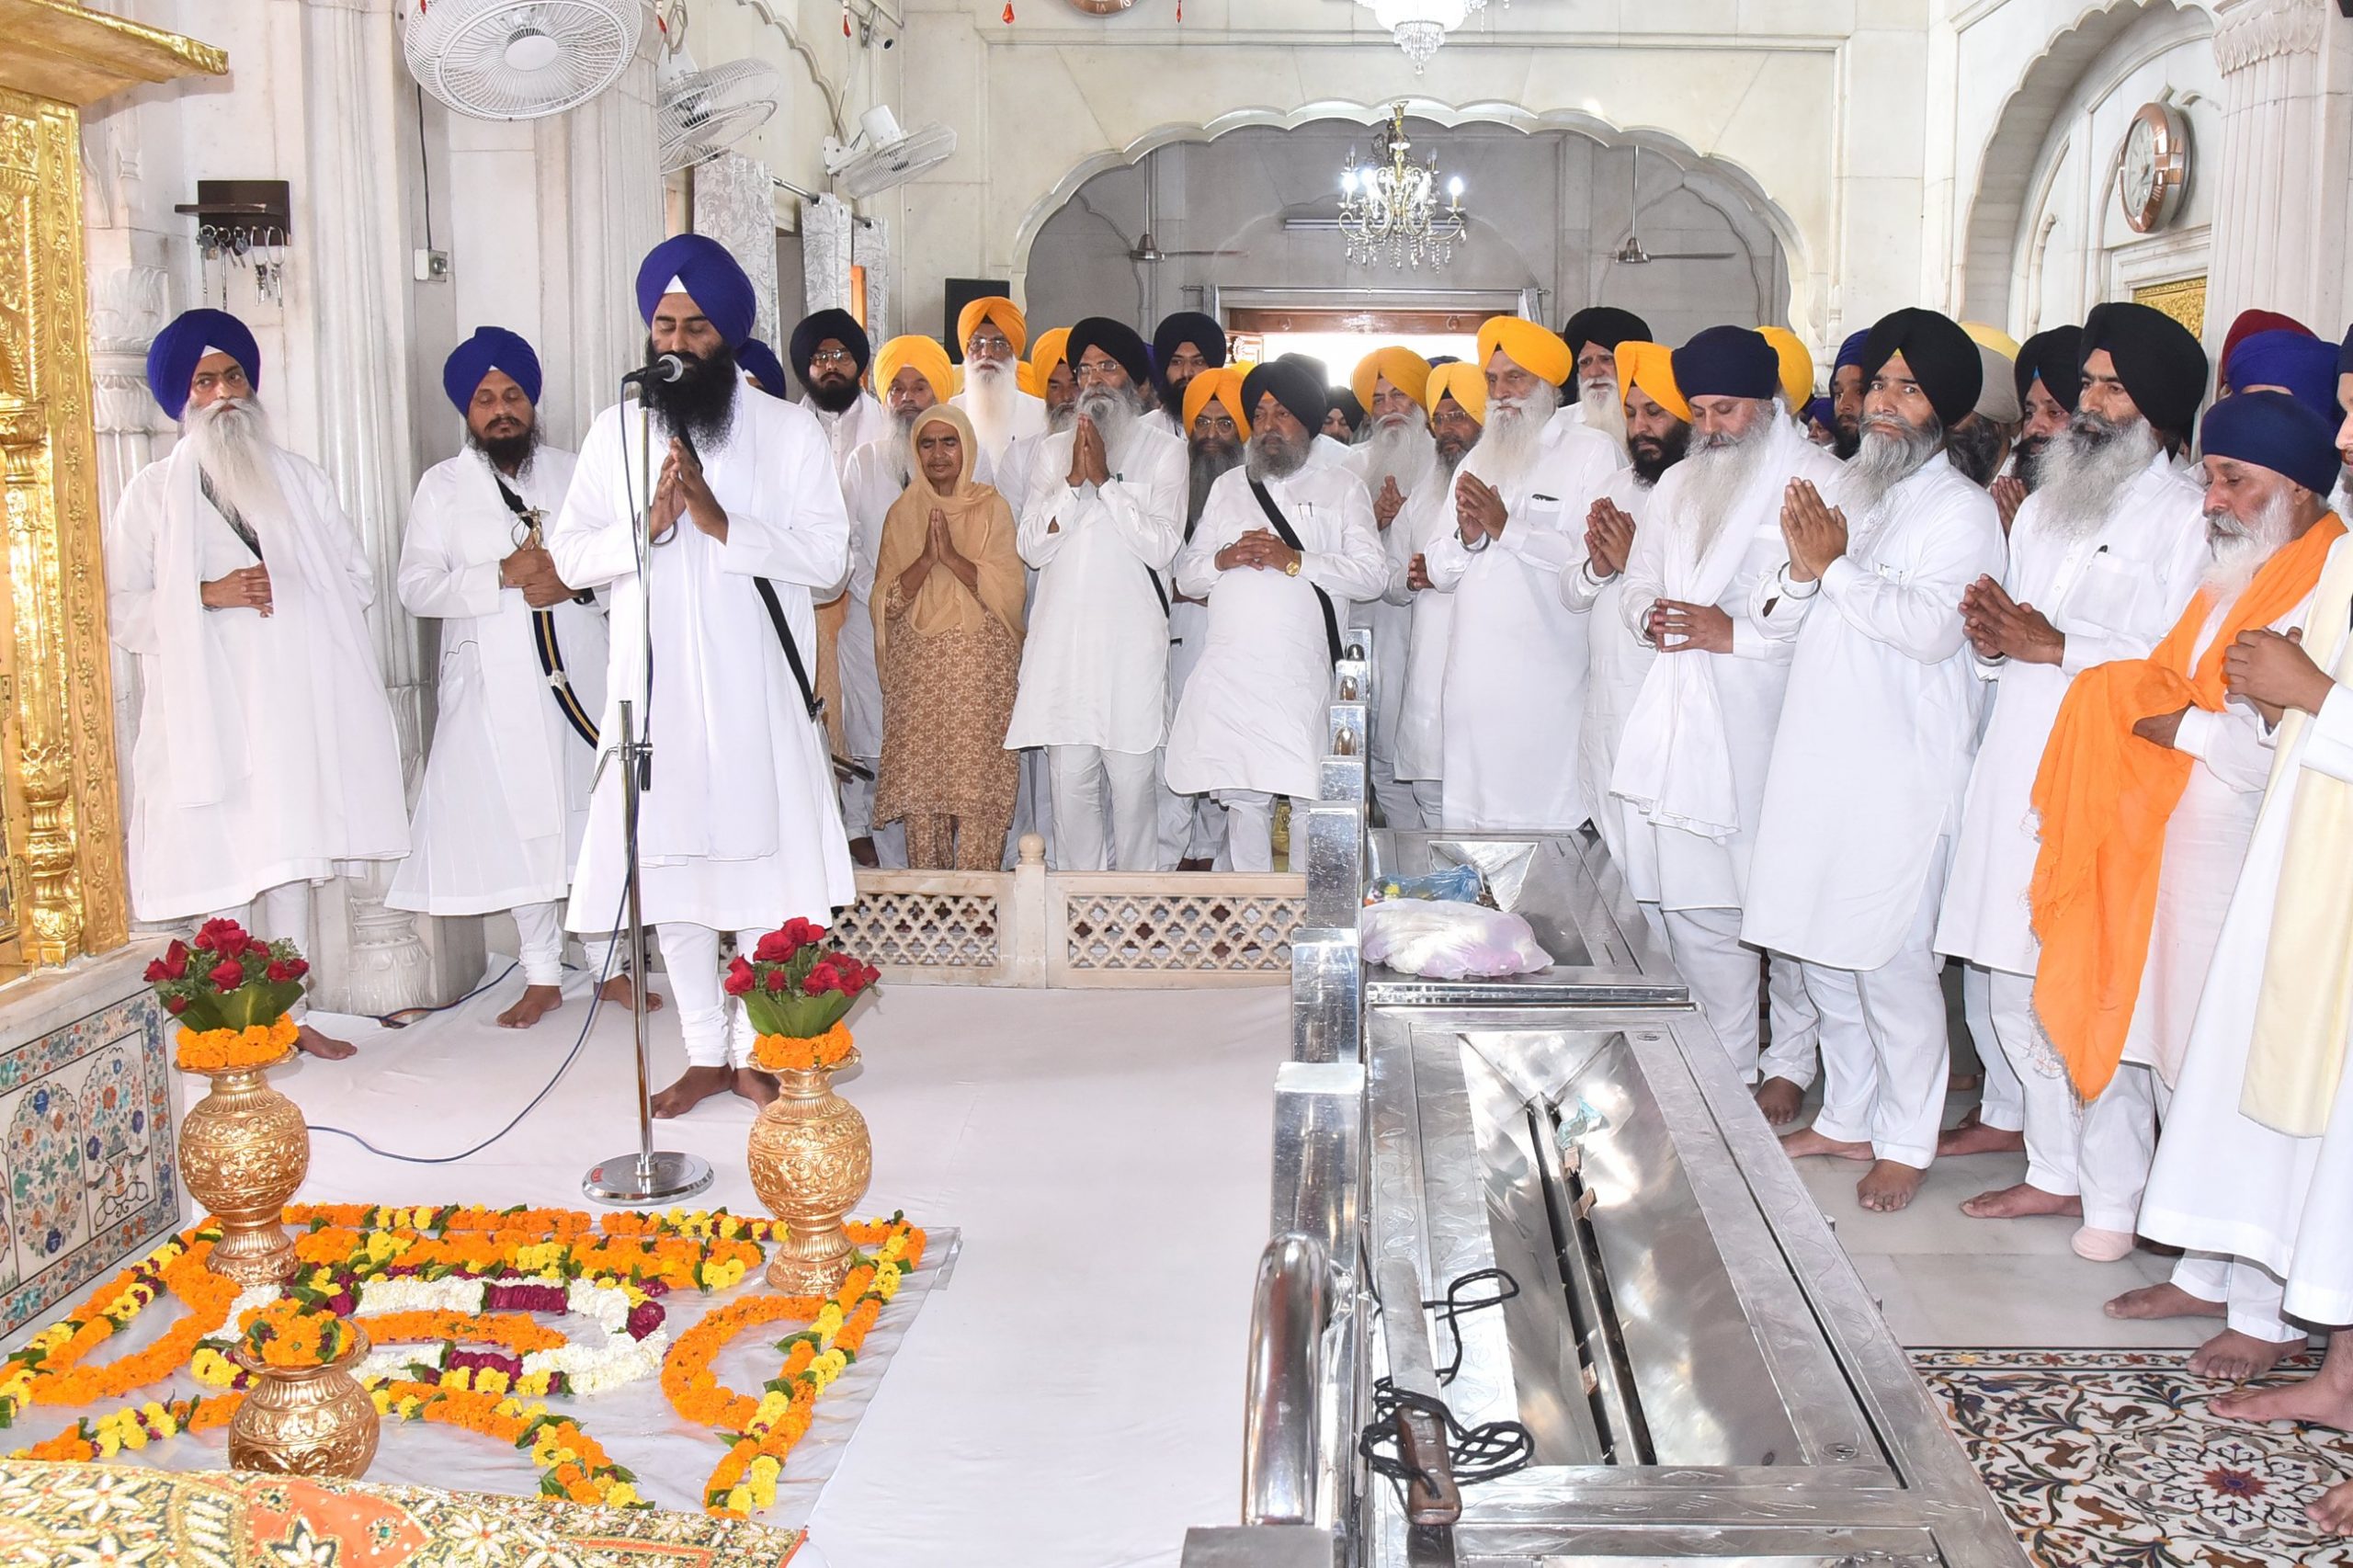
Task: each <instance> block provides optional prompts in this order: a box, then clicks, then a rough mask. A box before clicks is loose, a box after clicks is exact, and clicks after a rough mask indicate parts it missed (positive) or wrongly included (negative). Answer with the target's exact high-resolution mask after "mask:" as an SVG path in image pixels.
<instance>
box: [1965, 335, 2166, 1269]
mask: <svg viewBox="0 0 2353 1568" xmlns="http://www.w3.org/2000/svg"><path fill="white" fill-rule="evenodd" d="M2144 312H2145V313H2144ZM2093 330H2094V331H2095V332H2096V333H2097V335H2096V336H2093V337H2090V338H2086V337H2084V336H2083V335H2082V334H2077V339H2078V343H2079V345H2081V344H2083V343H2089V344H2090V346H2091V347H2090V350H2089V352H2088V353H2087V354H2086V355H2085V356H2084V358H2083V359H2082V360H2081V361H2080V364H2081V369H2080V371H2079V378H2080V380H2079V388H2078V392H2079V396H2080V402H2079V403H2077V406H2076V409H2075V415H2074V417H2073V418H2072V419H2071V420H2070V421H2069V422H2068V423H2067V425H2066V426H2064V427H2063V430H2062V431H2061V433H2060V434H2059V435H2058V436H2056V437H2052V440H2051V443H2050V445H2049V447H2048V448H2047V449H2045V450H2044V451H2043V452H2041V453H2040V455H2039V456H2038V457H2037V459H2036V460H2035V465H2034V466H2035V468H2036V471H2037V475H2038V477H2037V488H2036V489H2035V491H2034V493H2033V494H2030V495H2029V496H2027V497H2026V499H2025V502H2024V503H2023V505H2021V506H2020V507H2019V508H2018V517H2017V520H2016V521H2015V522H2014V523H2013V524H2012V525H2011V528H2010V558H2009V567H2008V570H2007V572H2006V573H2005V574H2004V576H2003V578H2002V579H2001V580H2000V581H1996V580H1995V579H1994V578H1992V577H1990V576H1989V577H1986V578H1984V579H1981V580H1980V581H1978V582H1976V583H1973V584H1972V585H1970V587H1969V591H1968V592H1967V593H1965V594H1964V595H1962V596H1961V619H1962V621H1963V623H1964V626H1965V628H1966V630H1967V631H1968V633H1969V638H1970V642H1972V645H1973V646H1974V649H1975V652H1976V655H1977V674H1978V676H1979V677H1980V678H1981V679H1983V680H1985V681H1986V682H1988V683H1989V685H1988V690H1989V691H1990V692H1991V694H1992V698H1993V715H1992V718H1991V719H1990V720H1989V721H1988V722H1987V723H1986V726H1985V733H1984V738H1983V739H1982V740H1981V741H1980V742H1979V743H1978V748H1977V760H1976V763H1975V765H1974V766H1973V767H1972V769H1971V771H1970V777H1969V791H1968V794H1967V795H1966V796H1965V797H1964V798H1963V800H1962V802H1961V831H1960V834H1959V836H1958V837H1957V838H1956V839H1955V840H1954V846H1953V864H1952V876H1951V880H1950V881H1949V884H1948V885H1947V887H1946V889H1945V902H1944V909H1943V911H1942V913H1941V914H1940V915H1938V923H1937V949H1938V951H1939V952H1944V953H1949V954H1950V955H1952V956H1953V957H1955V958H1958V959H1965V960H1969V961H1971V962H1972V963H1975V964H1978V965H1982V966H1983V967H1984V969H1985V970H1986V971H1989V973H1990V976H1991V981H1992V984H1991V992H1990V1002H1991V1014H1992V1022H1993V1032H1994V1035H1995V1040H1997V1041H1998V1042H1999V1045H1998V1050H1999V1053H2000V1056H2001V1059H2002V1060H2001V1061H1999V1062H1995V1061H1993V1060H1988V1061H1987V1062H1986V1064H1985V1067H1986V1081H1985V1098H1984V1103H1983V1104H1982V1105H1981V1106H1980V1108H1979V1109H1978V1113H1977V1116H1976V1118H1975V1119H1974V1120H1973V1121H1971V1122H1968V1123H1966V1124H1965V1125H1963V1126H1961V1127H1958V1128H1955V1129H1954V1130H1953V1131H1950V1132H1949V1133H1947V1134H1946V1135H1945V1136H1944V1137H1943V1138H1942V1139H1941V1140H1939V1142H1938V1146H1937V1152H1938V1153H1941V1154H1976V1153H1989V1152H1993V1151H1997V1150H2008V1149H2017V1148H2021V1147H2023V1148H2024V1149H2025V1150H2026V1153H2027V1169H2026V1179H2025V1180H2024V1181H2022V1182H2020V1183H2018V1184H2017V1185H2016V1186H2012V1187H2002V1188H1999V1189H1996V1190H1993V1191H1988V1192H1984V1193H1980V1194H1979V1195H1978V1196H1977V1197H1975V1198H1972V1199H1969V1200H1968V1201H1967V1202H1965V1203H1963V1204H1962V1205H1961V1212H1962V1213H1964V1214H1968V1215H1971V1216H1972V1217H1973V1218H1976V1219H1981V1220H1987V1219H1991V1220H2003V1219H2011V1218H2015V1217H2018V1216H2020V1215H2027V1214H2081V1213H2083V1212H2084V1204H2083V1200H2082V1198H2081V1196H2080V1194H2081V1191H2082V1187H2081V1185H2080V1181H2079V1178H2078V1176H2077V1171H2076V1151H2077V1145H2078V1143H2079V1142H2080V1139H2081V1131H2082V1119H2083V1108H2082V1106H2081V1104H2080V1103H2079V1102H2078V1101H2077V1099H2076V1097H2075V1089H2074V1087H2073V1086H2072V1085H2069V1084H2068V1083H2067V1081H2066V1080H2065V1078H2064V1077H2063V1076H2061V1075H2059V1074H2057V1072H2056V1068H2057V1065H2058V1063H2057V1061H2056V1059H2055V1058H2053V1057H2052V1055H2051V1053H2050V1050H2049V1047H2048V1046H2047V1044H2045V1043H2043V1042H2041V1041H2040V1040H2038V1039H2037V1035H2036V1029H2035V1024H2034V1012H2033V1006H2032V1002H2033V992H2034V975H2035V969H2036V962H2037V959H2038V953H2039V949H2038V944H2037V943H2036V941H2035V937H2034V932H2033V931H2032V929H2031V928H2030V927H2029V924H2028V920H2027V889H2028V883H2029V881H2030V880H2031V879H2032V877H2033V873H2034V861H2035V852H2036V846H2037V835H2036V830H2035V823H2034V815H2033V812H2032V810H2031V808H2030V806H2029V794H2030V792H2031V791H2032V790H2033V788H2034V777H2035V772H2036V769H2037V768H2039V767H2040V766H2041V762H2042V756H2043V752H2044V749H2045V747H2046V746H2047V745H2048V744H2049V743H2050V740H2051V727H2052V723H2053V722H2055V721H2056V720H2057V719H2058V716H2059V704H2060V701H2061V699H2063V698H2064V697H2065V696H2066V695H2067V687H2068V685H2069V683H2071V682H2072V681H2074V680H2075V677H2076V676H2080V675H2082V674H2083V673H2084V672H2085V671H2086V670H2088V669H2090V668H2092V667H2093V666H2095V665H2102V664H2106V663H2107V662H2109V660H2111V659H2139V658H2143V657H2145V656H2146V655H2147V653H2148V652H2149V650H2150V649H2151V648H2154V646H2156V642H2157V639H2158V638H2160V637H2162V636H2164V635H2165V628H2167V627H2169V626H2171V625H2172V624H2173V623H2174V622H2175V621H2176V620H2177V619H2179V618H2180V616H2181V612H2182V608H2183V607H2184V606H2186V605H2188V603H2189V596H2190V595H2191V594H2193V593H2195V592H2196V591H2197V588H2198V585H2199V581H2200V578H2201V577H2202V576H2203V574H2204V573H2205V569H2206V562H2207V549H2206V520H2205V508H2204V506H2203V505H2202V504H2201V503H2200V499H2199V494H2198V486H2197V485H2196V484H2194V483H2191V481H2190V480H2189V479H2188V476H2187V475H2185V474H2184V473H2183V472H2181V471H2180V470H2178V469H2177V468H2175V467H2174V464H2173V460H2172V458H2171V456H2170V454H2169V452H2168V450H2167V449H2168V448H2170V447H2174V446H2177V445H2179V444H2180V441H2181V438H2182V437H2183V436H2184V435H2186V434H2187V431H2188V424H2189V421H2190V419H2191V418H2192V417H2193V416H2194V415H2195V414H2196V411H2197V406H2198V400H2199V398H2200V396H2201V395H2203V393H2204V392H2205V388H2206V355H2205V353H2204V351H2203V350H2202V349H2200V347H2199V346H2198V340H2197V339H2196V338H2194V337H2192V336H2191V335H2189V333H2188V330H2187V329H2186V328H2184V327H2181V326H2179V325H2177V324H2175V323H2174V322H2173V321H2172V320H2171V319H2170V318H2168V317H2166V316H2164V315H2162V314H2160V313H2159V312H2155V311H2153V310H2150V309H2149V308H2148V307H2147V306H2144V305H2113V306H2102V307H2100V309H2098V310H2097V311H2095V312H2093ZM2038 374H2039V372H2038ZM2038 384H2040V383H2038ZM2159 420H2162V421H2163V422H2164V423H2163V424H2162V425H2160V424H2159V423H2158V421H2159ZM2005 1069H2007V1070H2006V1071H2005ZM2131 1218H2132V1217H2131V1212H2130V1211H2129V1210H2128V1211H2126V1212H2123V1213H2111V1214H2106V1215H2102V1216H2100V1218H2099V1220H2098V1221H2097V1223H2094V1222H2093V1221H2089V1220H2087V1221H2086V1229H2085V1230H2084V1231H2083V1232H2082V1233H2079V1234H2078V1235H2077V1236H2076V1239H2075V1248H2076V1250H2077V1251H2078V1252H2081V1253H2083V1254H2084V1255H2085V1256H2090V1257H2097V1258H2099V1259H2100V1260H2102V1261H2112V1260H2113V1259H2115V1258H2118V1257H2121V1256H2124V1254H2125V1253H2126V1252H2129V1251H2131V1247H2132V1235H2131V1232H2132V1225H2131Z"/></svg>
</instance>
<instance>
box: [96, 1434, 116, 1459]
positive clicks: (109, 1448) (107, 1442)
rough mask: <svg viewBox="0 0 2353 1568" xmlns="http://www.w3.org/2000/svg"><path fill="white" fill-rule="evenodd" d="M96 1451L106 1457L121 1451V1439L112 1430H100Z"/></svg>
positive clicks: (112, 1456)
mask: <svg viewBox="0 0 2353 1568" xmlns="http://www.w3.org/2000/svg"><path fill="white" fill-rule="evenodd" d="M97 1443H98V1452H99V1453H100V1454H102V1455H104V1456H105V1457H106V1458H108V1459H112V1458H114V1456H115V1455H117V1454H119V1453H120V1452H122V1439H121V1438H119V1437H116V1436H115V1435H114V1434H113V1433H112V1432H105V1431H102V1432H100V1433H99V1434H98V1437H97Z"/></svg>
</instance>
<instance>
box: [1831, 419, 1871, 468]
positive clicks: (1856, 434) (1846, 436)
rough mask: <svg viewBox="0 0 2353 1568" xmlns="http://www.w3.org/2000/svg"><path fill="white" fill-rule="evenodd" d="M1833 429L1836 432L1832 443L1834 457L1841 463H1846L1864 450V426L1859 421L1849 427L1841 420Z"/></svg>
mask: <svg viewBox="0 0 2353 1568" xmlns="http://www.w3.org/2000/svg"><path fill="white" fill-rule="evenodd" d="M1832 428H1833V430H1834V431H1835V434H1834V436H1833V437H1832V438H1831V442H1830V455H1831V456H1832V457H1835V458H1836V459H1837V460H1839V461H1840V462H1845V461H1846V460H1847V459H1849V458H1851V457H1853V456H1854V455H1855V454H1856V453H1857V452H1859V451H1861V450H1862V449H1863V426H1862V424H1861V422H1860V421H1857V422H1856V423H1855V424H1852V425H1849V424H1847V422H1846V421H1845V420H1843V419H1841V420H1838V421H1837V422H1836V424H1835V425H1834V426H1832Z"/></svg>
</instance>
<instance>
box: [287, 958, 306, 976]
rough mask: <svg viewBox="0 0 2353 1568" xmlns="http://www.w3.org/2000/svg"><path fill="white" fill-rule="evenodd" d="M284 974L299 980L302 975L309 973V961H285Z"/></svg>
mask: <svg viewBox="0 0 2353 1568" xmlns="http://www.w3.org/2000/svg"><path fill="white" fill-rule="evenodd" d="M286 972H287V973H288V974H289V975H290V976H291V977H292V978H294V979H296V980H300V979H301V978H302V977H303V976H304V975H306V974H308V973H310V972H311V960H308V959H288V960H286Z"/></svg>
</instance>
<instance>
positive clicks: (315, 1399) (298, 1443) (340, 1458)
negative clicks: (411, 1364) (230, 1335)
mask: <svg viewBox="0 0 2353 1568" xmlns="http://www.w3.org/2000/svg"><path fill="white" fill-rule="evenodd" d="M230 1354H231V1355H232V1356H233V1357H234V1358H236V1362H237V1365H239V1366H241V1367H243V1368H244V1369H245V1370H246V1371H248V1372H251V1373H252V1374H253V1375H254V1381H253V1385H252V1386H251V1387H250V1388H248V1389H247V1390H246V1391H245V1398H244V1403H242V1404H240V1405H238V1406H237V1413H236V1415H233V1416H231V1417H230V1418H229V1468H230V1469H231V1470H243V1471H255V1472H256V1473H259V1474H263V1475H324V1476H333V1477H335V1478H337V1479H339V1480H343V1481H357V1480H358V1479H359V1478H360V1477H361V1476H363V1475H365V1474H367V1473H368V1466H369V1464H370V1463H371V1462H372V1461H373V1460H375V1458H376V1438H377V1435H378V1429H379V1426H380V1425H381V1421H382V1417H381V1416H380V1415H377V1413H376V1402H375V1401H374V1400H372V1399H370V1398H369V1396H368V1391H367V1390H366V1389H364V1388H361V1387H360V1386H359V1380H358V1379H357V1378H355V1377H353V1376H352V1375H351V1369H352V1368H353V1367H356V1366H358V1364H359V1362H360V1361H361V1360H362V1359H363V1358H366V1356H367V1354H368V1335H366V1334H365V1333H364V1332H360V1331H357V1330H355V1331H354V1333H353V1335H352V1343H351V1346H350V1348H348V1349H347V1350H346V1351H345V1352H344V1353H343V1354H342V1355H340V1356H338V1357H336V1358H335V1359H334V1360H332V1361H329V1362H327V1363H326V1364H325V1365H324V1366H318V1367H271V1366H267V1365H265V1364H264V1363H263V1362H262V1359H261V1358H260V1357H258V1356H256V1355H254V1354H252V1353H251V1352H249V1351H247V1350H246V1349H245V1348H244V1346H238V1347H237V1348H236V1349H235V1350H233V1351H232V1352H230Z"/></svg>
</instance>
